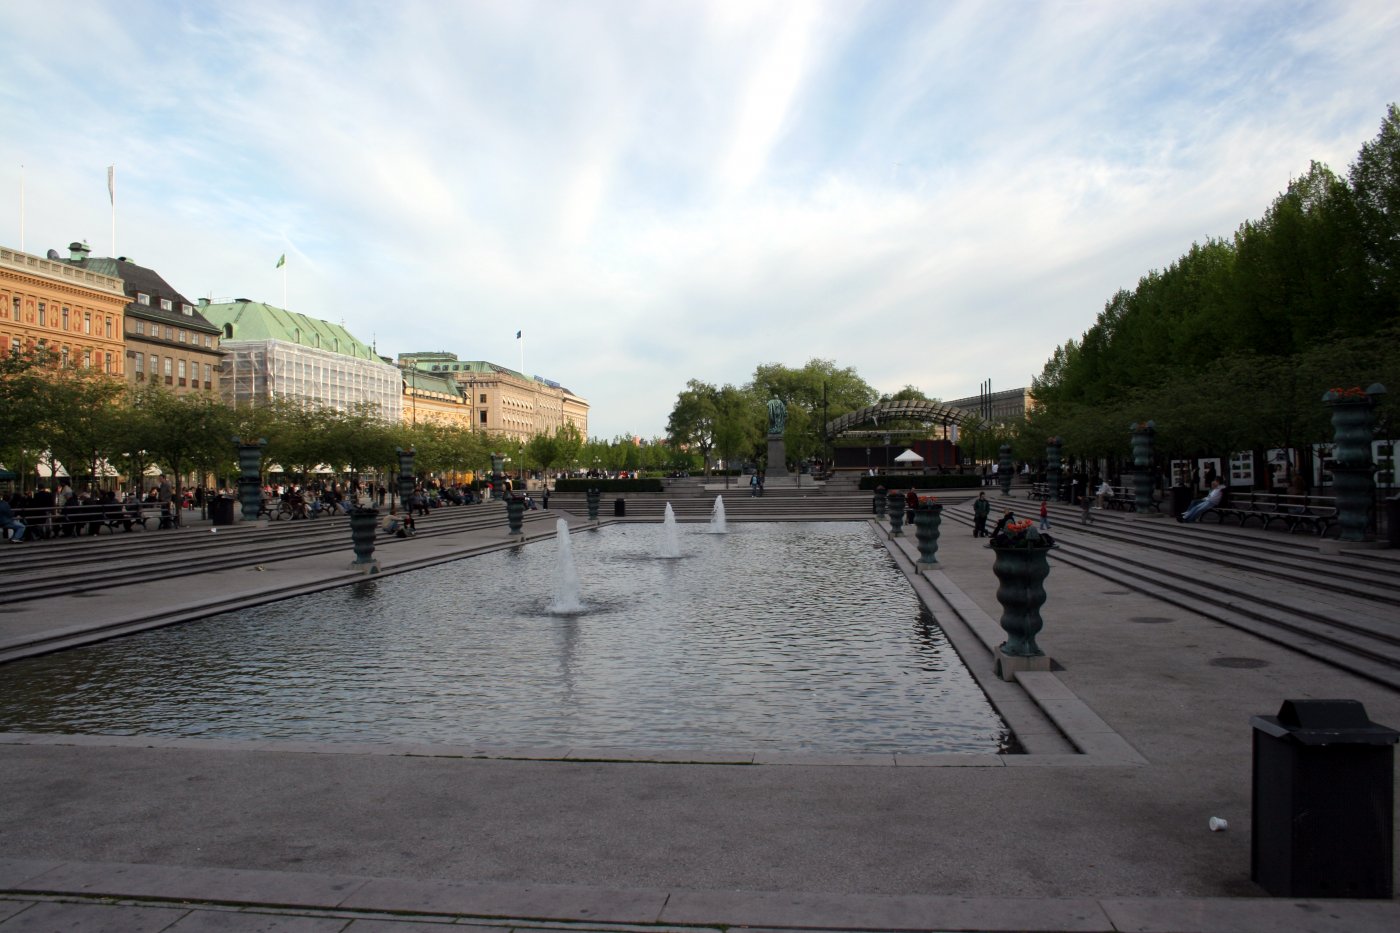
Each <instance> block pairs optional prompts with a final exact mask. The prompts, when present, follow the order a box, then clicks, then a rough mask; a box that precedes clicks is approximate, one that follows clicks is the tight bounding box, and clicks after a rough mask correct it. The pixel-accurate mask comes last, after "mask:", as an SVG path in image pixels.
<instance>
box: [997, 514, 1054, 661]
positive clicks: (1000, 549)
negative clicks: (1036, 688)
mask: <svg viewBox="0 0 1400 933" xmlns="http://www.w3.org/2000/svg"><path fill="white" fill-rule="evenodd" d="M987 547H989V548H991V550H992V553H993V554H995V555H996V559H995V560H994V561H993V563H992V572H993V573H995V574H996V578H997V584H998V586H997V602H998V603H1000V604H1001V628H1002V630H1003V631H1004V632H1006V641H1004V642H1003V643H1002V644H1001V645H1000V646H999V647H998V650H997V673H998V674H999V675H1000V676H1001V678H1002V679H1003V680H1014V679H1015V675H1016V672H1017V671H1027V670H1033V671H1048V670H1050V659H1049V658H1048V657H1046V655H1045V652H1044V651H1042V650H1041V648H1040V646H1039V645H1038V644H1036V641H1035V636H1036V635H1037V634H1039V633H1040V630H1041V629H1042V628H1043V627H1044V625H1045V622H1044V620H1043V619H1041V617H1040V607H1041V606H1043V605H1045V578H1046V577H1047V576H1048V575H1049V573H1050V562H1049V556H1050V551H1051V549H1052V548H1054V547H1055V541H1054V539H1053V538H1051V537H1050V536H1049V535H1048V534H1042V533H1041V532H1039V531H1038V530H1037V529H1036V528H1035V523H1034V522H1032V521H1030V520H1029V519H1027V520H1025V521H1020V522H1012V523H1010V524H1008V525H1007V526H1005V527H1004V528H1003V529H1002V530H1001V531H999V532H998V533H997V534H996V536H995V537H993V538H992V540H991V543H989V544H988V545H987Z"/></svg>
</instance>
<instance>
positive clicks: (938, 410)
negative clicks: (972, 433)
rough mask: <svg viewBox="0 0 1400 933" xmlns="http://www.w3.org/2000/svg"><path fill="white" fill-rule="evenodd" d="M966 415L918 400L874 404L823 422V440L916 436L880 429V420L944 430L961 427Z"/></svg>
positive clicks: (907, 430)
mask: <svg viewBox="0 0 1400 933" xmlns="http://www.w3.org/2000/svg"><path fill="white" fill-rule="evenodd" d="M967 418H968V413H967V412H965V411H963V410H962V409H960V408H948V407H947V406H945V405H941V404H939V403H938V402H926V401H920V400H918V399H903V400H900V401H896V402H876V403H875V404H874V405H867V406H865V407H864V408H858V409H856V410H855V411H851V412H847V413H846V414H844V415H842V416H840V417H839V418H833V419H832V420H831V421H828V422H827V423H826V437H827V439H828V440H831V439H833V438H837V437H842V436H848V435H856V436H871V435H876V434H917V433H920V432H919V431H918V430H917V429H912V428H895V429H893V430H890V429H884V428H881V427H880V422H881V421H919V422H922V423H923V424H924V425H931V424H939V425H943V426H944V427H945V428H946V427H948V426H949V425H954V426H961V425H963V424H966V423H967ZM866 424H869V425H872V426H873V429H871V430H856V429H857V428H859V427H861V426H862V425H866Z"/></svg>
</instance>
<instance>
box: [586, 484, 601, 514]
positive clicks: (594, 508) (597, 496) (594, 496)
mask: <svg viewBox="0 0 1400 933" xmlns="http://www.w3.org/2000/svg"><path fill="white" fill-rule="evenodd" d="M583 497H584V499H585V500H587V502H588V520H589V521H590V522H596V521H597V520H598V502H599V500H601V499H602V498H603V494H602V493H601V492H599V491H598V490H596V489H590V490H588V491H587V492H585V493H584V494H583Z"/></svg>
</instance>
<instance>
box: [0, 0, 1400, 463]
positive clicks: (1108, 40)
mask: <svg viewBox="0 0 1400 933" xmlns="http://www.w3.org/2000/svg"><path fill="white" fill-rule="evenodd" d="M0 35H4V36H5V37H6V41H5V52H4V55H3V56H0V244H4V245H5V246H9V247H12V248H21V249H24V250H25V251H26V252H29V253H34V254H38V255H43V254H44V253H45V252H46V251H47V250H49V249H57V250H59V252H60V253H61V254H62V255H64V256H67V255H68V254H67V244H68V243H69V242H71V241H73V240H75V239H79V240H85V241H86V242H88V243H89V244H90V245H91V246H92V248H93V254H94V255H99V256H105V255H112V254H113V245H114V244H113V226H114V219H113V218H114V215H115V251H116V254H117V255H121V256H126V257H129V258H130V259H132V260H133V261H135V262H137V263H139V264H141V265H144V266H148V267H150V268H152V269H155V270H156V271H157V272H159V273H160V274H161V275H162V276H163V277H164V278H165V279H166V280H167V281H169V282H170V283H171V284H172V285H173V286H174V287H175V288H176V289H177V290H178V291H179V292H180V293H182V294H183V295H185V296H186V297H187V298H190V299H191V300H193V299H197V298H201V297H206V298H213V299H214V300H216V301H218V300H227V299H232V298H249V299H253V300H256V301H265V302H268V303H270V304H274V305H279V306H283V305H285V306H286V307H288V308H290V309H291V310H293V311H298V312H301V313H303V314H307V315H310V316H312V317H318V318H323V319H326V320H330V321H333V322H336V323H342V322H343V323H344V324H345V326H346V327H347V328H349V330H350V331H351V333H353V334H355V335H356V336H357V337H359V338H360V339H362V340H364V341H366V342H372V343H374V344H375V345H376V347H377V348H378V350H379V352H380V353H381V354H385V355H390V356H393V355H397V354H399V353H403V352H411V351H426V350H446V351H449V352H453V353H456V354H457V356H458V357H459V358H461V359H484V360H489V361H492V362H494V363H497V364H500V365H503V366H507V367H510V368H512V369H523V370H524V371H525V372H526V373H527V374H529V375H539V376H542V377H544V378H546V379H552V380H554V381H557V382H559V383H562V384H563V385H564V386H566V387H568V388H569V389H570V390H572V391H573V392H575V393H576V394H578V395H580V396H582V397H584V398H585V399H587V400H588V401H589V403H590V405H591V413H590V423H589V434H590V435H592V436H595V437H601V438H604V439H609V438H612V437H615V436H619V435H629V436H630V435H639V436H641V437H644V438H650V437H654V436H661V435H664V433H665V427H666V420H667V417H668V415H669V414H670V411H671V409H672V407H673V406H674V404H675V401H676V396H677V394H678V393H679V392H681V391H682V390H683V389H684V388H685V386H686V382H687V381H688V380H690V379H698V380H701V381H703V382H707V383H712V384H715V385H723V384H725V383H732V384H734V385H742V384H744V383H746V382H748V381H749V380H750V379H751V378H752V376H753V373H754V370H755V368H756V367H757V366H759V365H760V364H765V363H780V364H783V365H786V366H791V367H800V366H802V365H804V364H805V363H806V362H808V361H809V360H812V359H823V360H830V361H832V362H834V363H835V365H836V366H838V367H841V368H846V367H850V368H852V369H854V370H855V371H856V372H857V373H858V374H859V375H860V376H861V377H862V378H863V379H864V380H865V381H866V382H867V383H869V384H870V385H871V386H872V387H874V388H875V389H876V390H877V391H879V392H882V393H893V392H897V391H899V390H900V389H901V388H903V387H904V386H906V385H913V386H915V387H917V388H919V389H921V390H922V391H923V392H925V393H927V394H928V395H929V396H930V397H934V398H941V399H952V398H958V397H964V396H969V395H975V394H977V392H978V389H979V386H980V385H981V384H982V383H983V382H984V381H987V380H990V381H991V384H992V388H993V390H1000V389H1010V388H1016V387H1020V386H1026V385H1029V384H1030V380H1031V379H1032V378H1033V377H1035V376H1037V375H1039V373H1040V372H1041V369H1042V367H1043V366H1044V364H1045V362H1046V360H1047V359H1048V358H1049V356H1050V355H1051V353H1052V352H1053V351H1054V349H1055V347H1057V346H1059V345H1061V344H1063V343H1064V342H1065V341H1066V340H1068V339H1071V338H1077V337H1078V336H1079V335H1080V334H1081V333H1082V332H1083V331H1085V330H1086V329H1087V328H1088V327H1090V326H1091V325H1092V324H1093V322H1094V318H1095V317H1096V315H1097V314H1098V313H1099V312H1100V311H1101V310H1102V309H1103V306H1104V303H1105V302H1106V301H1108V299H1109V298H1110V297H1111V296H1112V295H1113V294H1114V293H1115V292H1116V291H1118V290H1119V289H1124V288H1126V289H1132V288H1133V287H1135V285H1136V284H1137V281H1138V279H1139V278H1141V277H1142V276H1143V275H1145V274H1147V273H1148V272H1150V271H1152V270H1153V269H1161V268H1163V267H1165V266H1167V265H1170V264H1171V263H1172V262H1173V261H1175V260H1176V259H1177V258H1178V257H1180V256H1181V255H1182V254H1183V253H1185V252H1186V251H1187V250H1188V249H1189V248H1190V246H1191V244H1192V243H1193V242H1201V241H1204V240H1206V239H1207V238H1211V237H1229V236H1230V235H1232V234H1233V233H1234V231H1235V230H1236V228H1237V227H1238V226H1239V225H1240V224H1241V223H1243V222H1244V221H1246V220H1250V219H1253V218H1257V217H1259V216H1260V215H1262V214H1263V213H1264V211H1265V210H1267V208H1268V206H1269V204H1270V203H1271V202H1272V200H1273V199H1274V197H1276V196H1277V194H1278V193H1279V192H1280V191H1281V190H1283V189H1284V188H1286V187H1287V185H1288V182H1289V180H1290V179H1291V178H1295V177H1298V176H1300V175H1302V174H1303V173H1304V172H1306V171H1307V170H1308V167H1309V164H1310V163H1311V162H1312V161H1319V162H1324V163H1326V164H1328V165H1330V166H1331V167H1332V168H1333V169H1334V170H1335V171H1337V172H1339V173H1344V172H1345V171H1346V168H1347V166H1348V165H1349V164H1350V162H1351V161H1352V159H1353V158H1354V157H1355V155H1356V153H1357V151H1358V150H1359V149H1360V147H1361V145H1362V144H1363V143H1364V142H1366V141H1368V140H1370V139H1373V138H1374V137H1375V135H1376V133H1377V132H1378V130H1379V127H1380V123H1381V120H1382V119H1383V118H1384V116H1385V108H1386V105H1387V104H1389V103H1391V102H1394V101H1397V100H1400V55H1397V54H1396V50H1397V49H1400V5H1397V4H1395V3H1393V2H1391V0H1383V2H1370V0H1355V2H1347V0H1325V2H1289V0H1263V2H1241V0H1232V2H1229V3H1219V2H1218V0H1212V2H1205V3H1194V2H1170V0H1158V2H1146V0H1101V2H1084V0H1076V2H1031V0H1000V2H992V0H981V2H952V0H948V2H942V0H929V2H911V0H872V2H858V0H831V2H821V0H811V2H763V0H732V2H731V0H723V2H721V0H709V2H691V0H665V2H663V0H645V2H643V0H572V2H565V0H552V2H529V0H510V2H507V0H499V2H466V0H434V2H424V0H393V2H383V3H381V2H363V0H336V2H319V0H305V2H296V3H287V2H285V0H278V2H258V0H239V2H237V3H212V2H172V0H165V2H160V0H149V2H147V0H110V2H92V0H68V2H65V3H62V4H30V3H22V2H19V0H5V2H3V3H0ZM109 165H114V166H115V192H116V198H115V202H116V203H115V209H114V207H113V204H112V202H111V200H110V198H109V192H108V188H107V166H109ZM283 254H285V255H286V257H287V262H286V266H285V270H283V269H278V268H276V265H277V260H278V258H279V257H280V256H282V255H283ZM284 271H285V278H284ZM284 289H285V299H284ZM517 332H519V333H520V335H521V336H520V338H519V339H517V338H516V333H517Z"/></svg>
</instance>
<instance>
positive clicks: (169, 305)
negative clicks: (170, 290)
mask: <svg viewBox="0 0 1400 933" xmlns="http://www.w3.org/2000/svg"><path fill="white" fill-rule="evenodd" d="M160 309H161V310H162V311H174V310H175V304H174V302H172V301H171V300H170V299H169V298H162V299H161V300H160Z"/></svg>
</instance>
